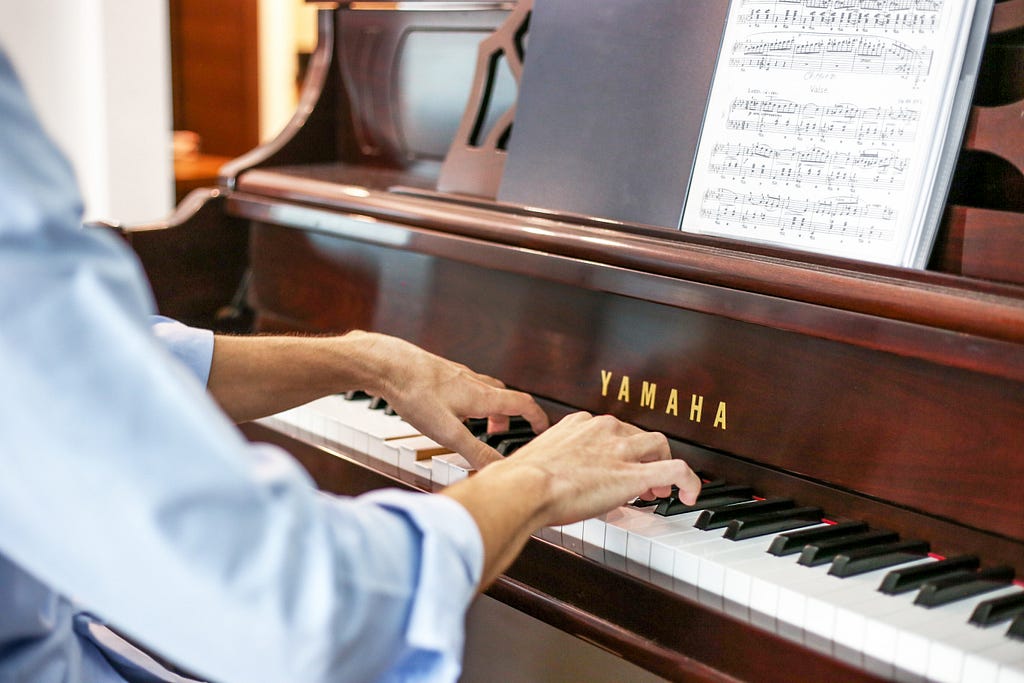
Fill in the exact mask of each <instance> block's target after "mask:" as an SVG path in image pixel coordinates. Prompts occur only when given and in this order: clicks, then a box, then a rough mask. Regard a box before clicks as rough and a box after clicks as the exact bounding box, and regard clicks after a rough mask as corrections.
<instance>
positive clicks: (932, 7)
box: [738, 0, 943, 33]
mask: <svg viewBox="0 0 1024 683" xmlns="http://www.w3.org/2000/svg"><path fill="white" fill-rule="evenodd" d="M765 5H767V6H768V7H764V6H765ZM942 5H943V0H744V2H743V7H744V10H743V12H742V13H741V14H740V15H739V16H738V21H739V23H741V24H746V25H748V26H753V27H757V28H759V27H762V26H774V27H779V28H798V29H818V30H828V31H866V32H874V33H877V32H892V33H899V32H901V31H917V32H921V33H934V32H935V31H936V30H937V29H938V27H939V12H940V11H941V10H942Z"/></svg>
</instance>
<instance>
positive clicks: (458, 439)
mask: <svg viewBox="0 0 1024 683" xmlns="http://www.w3.org/2000/svg"><path fill="white" fill-rule="evenodd" d="M438 427H439V429H438V432H437V436H436V437H435V440H436V441H437V442H438V443H440V444H441V445H442V446H444V447H446V448H450V449H452V450H453V451H455V452H456V453H458V454H459V455H461V456H462V457H464V458H465V459H466V460H468V461H469V463H470V464H471V465H472V466H473V467H475V468H476V469H480V468H482V467H484V466H486V465H489V464H490V463H492V462H496V461H498V460H501V455H499V453H498V451H496V450H494V449H493V448H491V447H490V446H488V445H487V444H485V443H484V442H483V441H481V440H480V439H478V438H476V437H475V436H473V434H472V432H470V431H469V429H467V428H466V425H465V424H463V423H462V422H461V421H460V420H459V419H458V418H456V417H455V416H453V415H451V414H446V415H445V416H444V417H442V418H441V424H440V425H438Z"/></svg>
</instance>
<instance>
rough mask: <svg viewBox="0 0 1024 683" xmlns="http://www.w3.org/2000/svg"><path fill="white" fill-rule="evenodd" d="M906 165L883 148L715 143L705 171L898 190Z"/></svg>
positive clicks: (901, 186)
mask: <svg viewBox="0 0 1024 683" xmlns="http://www.w3.org/2000/svg"><path fill="white" fill-rule="evenodd" d="M908 164H909V160H908V159H906V158H903V157H899V156H897V155H895V154H894V153H892V152H890V151H888V150H884V149H871V150H863V151H860V152H834V151H829V150H825V149H821V148H819V147H813V148H810V149H799V148H787V149H775V148H773V147H771V146H770V145H765V144H760V143H755V144H752V145H745V144H731V143H719V144H716V145H715V146H714V147H713V148H712V152H711V160H710V162H709V163H708V170H710V171H711V172H712V173H718V174H721V175H723V176H732V177H735V178H757V179H767V180H770V181H772V182H775V183H779V182H781V183H787V182H798V183H812V184H818V185H825V186H827V187H836V186H843V187H853V188H856V187H865V188H884V189H891V190H899V189H902V188H903V187H904V184H905V182H906V178H905V172H906V170H907V167H908Z"/></svg>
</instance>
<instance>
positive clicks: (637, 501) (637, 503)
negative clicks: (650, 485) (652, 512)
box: [630, 498, 669, 508]
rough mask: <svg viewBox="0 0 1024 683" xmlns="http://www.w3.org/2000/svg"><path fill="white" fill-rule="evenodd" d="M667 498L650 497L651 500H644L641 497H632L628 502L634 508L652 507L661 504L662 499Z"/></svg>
mask: <svg viewBox="0 0 1024 683" xmlns="http://www.w3.org/2000/svg"><path fill="white" fill-rule="evenodd" d="M666 500H669V499H668V498H652V499H651V500H644V499H643V498H634V499H633V502H631V503H630V505H632V506H633V507H635V508H652V507H655V506H657V505H661V503H662V502H663V501H666Z"/></svg>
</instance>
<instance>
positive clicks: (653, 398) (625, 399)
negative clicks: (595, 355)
mask: <svg viewBox="0 0 1024 683" xmlns="http://www.w3.org/2000/svg"><path fill="white" fill-rule="evenodd" d="M613 379H615V373H614V372H612V371H611V370H601V396H604V397H607V396H608V392H609V390H610V389H611V386H612V380H613ZM640 381H641V385H640V407H641V408H647V409H648V410H660V407H659V405H658V385H657V384H656V383H654V382H651V381H649V380H640ZM629 384H630V377H629V375H622V376H621V377H620V378H619V391H618V394H617V396H616V399H617V400H619V401H621V402H622V403H630V402H631V398H630V392H629ZM663 395H664V394H663ZM704 399H705V396H704V395H703V394H690V413H689V415H688V416H687V418H688V419H689V421H690V422H696V423H698V424H703V419H704ZM711 405H714V404H713V403H712V404H711ZM709 407H710V406H709ZM726 411H727V409H726V402H725V401H719V402H718V407H717V408H716V409H715V419H714V421H713V422H712V425H711V426H712V427H713V428H714V429H721V430H722V431H725V429H726V428H727V427H726V423H727V419H726ZM665 414H666V415H672V416H673V417H678V416H679V390H678V389H675V388H672V389H669V390H668V394H667V398H666V399H665Z"/></svg>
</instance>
